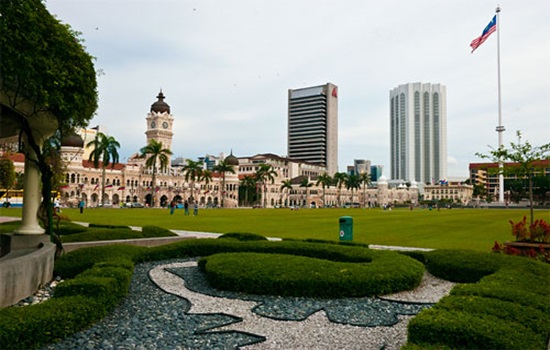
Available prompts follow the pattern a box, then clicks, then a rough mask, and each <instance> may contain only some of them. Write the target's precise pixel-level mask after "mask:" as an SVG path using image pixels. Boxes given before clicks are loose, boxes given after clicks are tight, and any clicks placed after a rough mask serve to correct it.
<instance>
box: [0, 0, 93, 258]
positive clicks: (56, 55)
mask: <svg viewBox="0 0 550 350" xmlns="http://www.w3.org/2000/svg"><path fill="white" fill-rule="evenodd" d="M0 14H1V16H0V52H1V54H2V64H1V65H0V77H1V84H0V109H1V110H0V115H2V118H1V120H0V124H1V126H2V127H0V137H1V136H13V135H16V134H19V135H21V136H22V139H24V140H25V149H24V152H25V155H26V161H27V162H34V163H35V164H36V166H37V167H38V169H39V171H40V176H41V182H42V208H43V210H44V211H45V215H39V216H41V217H43V218H44V216H45V220H44V225H45V229H46V233H47V234H50V235H52V221H53V217H52V204H51V200H52V199H51V195H50V194H51V190H52V177H53V175H54V171H53V170H52V169H51V167H50V163H48V156H47V155H48V154H52V153H49V152H47V149H48V147H49V145H51V144H52V142H50V141H48V140H43V139H42V137H41V135H39V134H38V133H37V132H36V130H35V124H36V123H37V121H41V120H44V119H45V118H48V119H49V120H51V121H52V123H50V124H49V125H50V126H51V129H52V130H55V129H56V130H57V131H56V132H55V133H54V135H53V136H52V138H54V139H56V140H60V139H61V137H62V135H64V134H67V133H68V132H70V131H72V130H76V129H77V128H81V127H86V126H87V124H88V122H89V121H90V120H91V118H92V117H93V114H94V112H95V110H96V109H97V99H98V96H97V81H96V73H95V70H94V66H93V62H92V57H91V56H90V55H89V54H88V53H87V52H86V51H85V49H84V47H83V45H82V40H81V39H79V35H80V33H78V32H75V31H73V30H72V29H71V28H70V27H69V26H68V25H65V24H61V23H60V22H59V21H58V20H57V19H56V18H55V17H54V16H52V15H51V14H50V13H49V12H48V11H47V9H46V7H45V5H44V3H43V2H42V1H41V0H25V1H21V0H2V1H0ZM55 124H57V125H55ZM44 151H46V152H44ZM52 238H53V239H54V240H55V237H53V236H52ZM59 247H60V243H59V244H58V248H59Z"/></svg>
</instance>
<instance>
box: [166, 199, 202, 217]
mask: <svg viewBox="0 0 550 350" xmlns="http://www.w3.org/2000/svg"><path fill="white" fill-rule="evenodd" d="M177 206H178V204H177V203H176V201H172V202H170V215H172V214H174V211H175V210H176V208H177ZM183 210H184V215H185V216H189V202H188V201H185V202H184V203H183ZM198 215H199V203H197V202H195V203H194V204H193V216H198Z"/></svg>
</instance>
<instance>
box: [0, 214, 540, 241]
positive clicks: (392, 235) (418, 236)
mask: <svg viewBox="0 0 550 350" xmlns="http://www.w3.org/2000/svg"><path fill="white" fill-rule="evenodd" d="M62 215H63V216H65V217H68V218H69V219H70V220H72V221H82V222H91V223H96V224H112V225H130V226H145V225H155V226H160V227H164V228H168V229H178V230H189V231H204V232H217V233H227V232H252V233H258V234H261V235H264V236H268V237H281V238H298V239H305V238H316V239H324V240H338V239H339V236H338V233H339V220H338V219H339V217H341V216H351V217H353V225H354V226H353V235H354V241H355V242H359V243H368V244H382V245H400V246H408V247H424V248H446V249H472V250H477V251H488V250H490V248H491V247H492V246H493V243H494V241H495V240H497V241H499V242H503V241H507V240H511V239H513V237H512V235H511V230H510V224H509V223H508V221H509V220H513V221H519V220H521V219H522V217H523V216H524V215H529V212H528V210H522V209H451V210H447V209H441V210H440V211H437V210H432V211H430V210H427V209H415V210H412V211H411V210H408V209H394V210H392V211H387V210H386V211H385V210H381V209H301V210H298V211H291V210H289V209H209V210H208V209H203V210H200V212H199V216H198V217H193V216H184V215H183V210H181V209H179V210H176V212H175V213H174V215H170V214H169V211H168V210H167V209H164V210H162V209H86V210H85V211H84V213H83V214H80V213H79V212H78V209H63V212H62ZM0 216H19V217H20V216H21V210H20V209H14V208H10V209H5V208H1V209H0ZM535 217H536V218H538V219H544V220H546V221H548V222H550V210H538V211H536V212H535Z"/></svg>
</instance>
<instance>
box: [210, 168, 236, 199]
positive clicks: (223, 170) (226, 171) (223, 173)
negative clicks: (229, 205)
mask: <svg viewBox="0 0 550 350" xmlns="http://www.w3.org/2000/svg"><path fill="white" fill-rule="evenodd" d="M214 171H216V172H218V173H220V174H221V175H222V201H221V207H222V208H224V207H225V192H226V191H225V173H231V174H235V169H234V168H233V165H230V164H227V162H226V161H225V160H220V161H219V162H218V164H217V165H215V166H214Z"/></svg>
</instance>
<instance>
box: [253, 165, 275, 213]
mask: <svg viewBox="0 0 550 350" xmlns="http://www.w3.org/2000/svg"><path fill="white" fill-rule="evenodd" d="M255 176H256V180H257V181H258V182H259V183H261V184H262V196H263V198H264V200H263V202H264V204H263V206H264V208H265V207H266V206H267V181H271V183H274V182H275V176H277V172H276V171H275V169H273V166H272V165H270V164H265V163H262V164H260V166H259V168H258V170H256V174H255Z"/></svg>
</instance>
